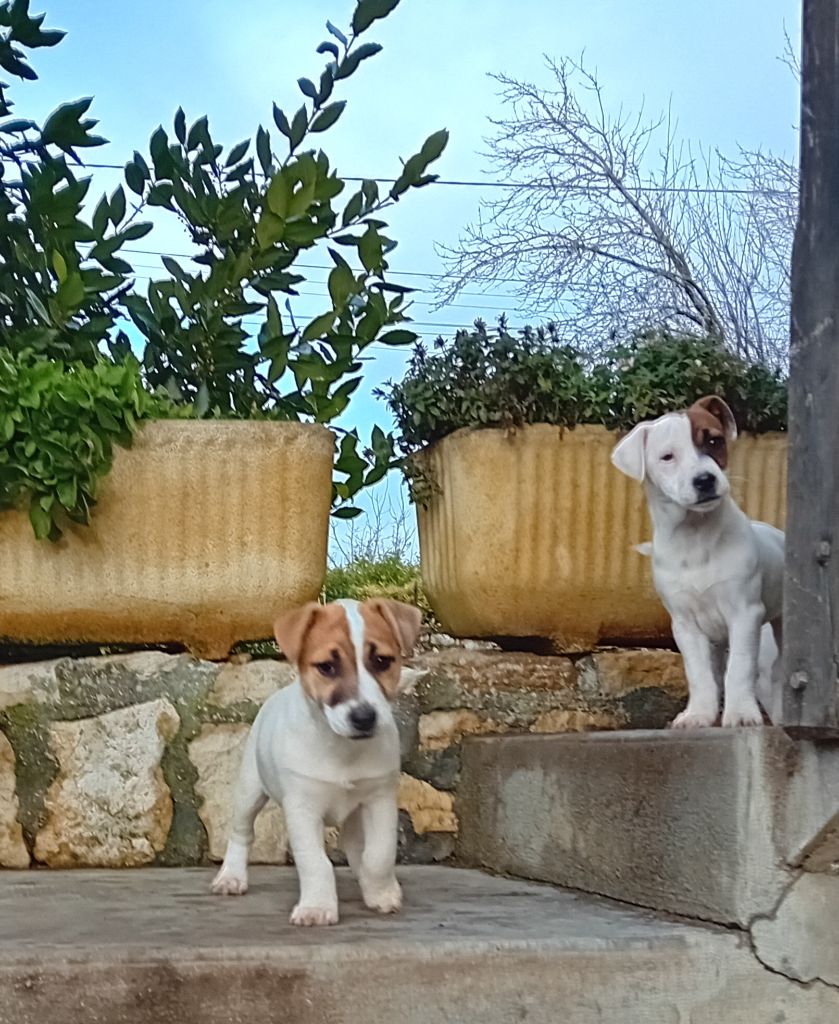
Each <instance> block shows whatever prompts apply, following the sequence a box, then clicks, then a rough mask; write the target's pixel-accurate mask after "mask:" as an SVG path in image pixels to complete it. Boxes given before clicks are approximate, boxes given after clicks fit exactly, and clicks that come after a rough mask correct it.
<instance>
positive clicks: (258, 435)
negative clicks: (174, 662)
mask: <svg viewBox="0 0 839 1024" xmlns="http://www.w3.org/2000/svg"><path fill="white" fill-rule="evenodd" d="M333 444H334V441H333V435H332V434H331V433H330V431H328V430H327V429H326V428H325V427H321V426H313V425H310V424H299V423H266V422H249V421H243V422H232V421H226V422H219V421H200V422H165V421H164V422H155V423H150V424H148V425H146V426H145V427H144V428H143V429H142V430H141V431H140V433H139V434H138V436H137V438H136V440H135V443H134V447H133V448H132V449H131V450H130V451H123V450H118V451H117V454H116V456H115V459H114V466H113V470H112V472H111V473H110V474H109V475H108V477H106V478H105V480H104V481H103V482H102V487H101V493H100V500H99V502H98V504H97V505H96V508H95V510H94V514H93V517H92V521H91V525H90V526H89V527H81V526H79V527H72V528H71V529H68V530H67V532H66V534H65V535H64V537H63V538H62V539H61V541H59V542H58V543H57V544H51V543H49V542H47V541H36V540H35V538H34V537H33V535H32V529H31V526H30V524H29V519H28V517H27V516H26V514H25V513H19V512H14V511H12V512H5V513H3V514H2V515H0V636H3V637H6V638H9V639H10V640H14V641H28V642H36V643H64V642H81V641H96V642H103V643H159V642H167V641H174V642H179V643H183V644H185V645H186V646H187V647H188V648H189V650H191V651H192V652H193V653H194V654H196V655H198V656H201V657H205V658H222V657H224V656H225V655H226V654H227V653H228V651H229V649H230V647H231V646H232V645H233V644H234V643H235V642H236V641H238V640H244V639H254V638H259V637H265V636H270V635H271V626H272V622H273V620H274V618H275V616H276V615H277V613H278V612H281V611H283V610H284V609H286V608H290V607H292V606H294V605H296V604H299V603H302V602H304V601H307V600H311V599H313V598H315V597H317V595H318V592H319V590H320V587H321V585H322V583H323V577H324V574H325V571H326V544H327V534H328V523H329V509H330V501H331V479H332V453H333Z"/></svg>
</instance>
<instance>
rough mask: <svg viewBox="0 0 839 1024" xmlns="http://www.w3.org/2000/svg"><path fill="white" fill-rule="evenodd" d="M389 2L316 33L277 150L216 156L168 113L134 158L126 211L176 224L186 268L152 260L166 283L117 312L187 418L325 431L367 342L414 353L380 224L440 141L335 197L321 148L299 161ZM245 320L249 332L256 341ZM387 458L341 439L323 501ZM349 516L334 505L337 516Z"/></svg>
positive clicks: (371, 477)
mask: <svg viewBox="0 0 839 1024" xmlns="http://www.w3.org/2000/svg"><path fill="white" fill-rule="evenodd" d="M397 4H398V0H359V3H358V4H357V6H356V9H355V12H354V14H353V18H352V28H351V30H350V32H349V34H348V35H344V33H342V32H341V31H340V30H339V29H337V28H335V26H334V25H331V24H329V23H328V22H327V27H328V29H329V33H330V38H329V39H327V40H325V41H324V42H323V43H321V44H320V46H319V47H318V52H319V53H323V54H326V55H327V56H328V57H329V61H328V63H327V64H326V66H325V67H324V68H323V71H322V72H321V74H320V76H319V78H318V80H317V82H315V81H312V80H310V79H307V78H301V79H299V81H298V85H299V88H300V91H301V93H302V95H303V104H302V105H301V106H300V108H299V109H298V110H297V111H296V112H294V113H293V114H291V113H290V114H288V115H287V114H286V113H285V112H284V111H282V110H280V108H279V107H277V106H276V105H275V106H274V112H273V120H274V125H275V127H276V130H277V132H278V133H279V141H280V145H279V148H280V149H281V150H282V152H281V153H278V152H277V151H276V148H275V143H274V141H273V140H272V135H271V132H269V131H268V130H267V129H266V128H264V127H260V128H259V129H258V131H257V133H256V137H255V139H253V140H250V139H248V140H245V141H243V142H241V143H239V144H237V145H235V146H233V147H232V148H231V149H230V150H229V151H228V152H225V151H224V150H223V148H222V147H221V146H220V145H217V144H216V142H215V141H214V139H213V137H212V135H211V133H210V128H209V125H208V122H207V118H206V117H201V118H199V119H198V120H197V121H195V122H194V123H193V124H192V125H191V126H188V125H187V120H186V117H185V115H184V112H183V111H182V110H178V112H177V114H176V115H175V120H174V126H173V135H172V136H171V137H170V135H169V134H167V132H165V131H164V130H163V128H158V129H157V131H155V133H154V134H153V135H152V138H151V143H150V152H149V159H148V161H147V160H146V159H145V158H144V157H143V156H141V155H140V154H139V153H135V155H134V157H133V159H132V160H131V161H130V162H129V163H128V164H127V166H126V168H125V178H126V183H127V185H128V186H129V188H131V189H132V190H133V191H134V192H135V193H136V194H137V196H138V197H139V201H140V202H141V203H142V204H145V205H148V206H154V207H159V208H161V209H162V210H168V211H170V212H171V213H172V214H173V215H175V216H176V217H177V218H178V220H179V221H180V223H181V224H182V225H183V226H184V228H185V229H186V231H187V233H188V235H189V238H190V240H191V242H192V243H193V245H194V246H195V247H196V249H197V251H198V256H197V258H196V260H195V264H197V266H195V267H191V266H184V265H182V264H181V263H179V262H178V261H176V260H174V259H171V258H168V257H167V258H165V259H164V264H165V267H166V270H167V272H168V275H169V276H168V277H167V278H166V279H163V280H159V281H152V282H151V284H150V285H149V287H148V292H147V295H146V296H141V295H139V294H132V295H130V296H128V297H126V299H125V300H124V301H125V305H126V307H127V309H128V312H129V314H130V316H131V318H132V320H133V321H134V323H135V325H136V326H137V328H138V329H139V330H140V331H141V332H142V334H143V336H144V337H145V339H146V341H145V352H144V356H143V364H144V367H145V371H146V375H147V378H148V380H149V382H150V383H151V384H152V385H153V386H159V387H165V388H166V389H167V391H168V392H169V393H170V394H171V395H172V396H173V397H174V398H175V399H176V400H179V401H186V402H190V403H192V404H193V405H194V408H195V410H196V414H197V415H199V416H247V417H255V416H270V417H275V418H279V419H285V420H312V421H315V422H317V423H331V422H333V421H334V420H335V419H336V418H337V417H339V416H340V415H341V414H342V413H344V411H345V410H346V408H347V406H348V404H349V402H350V398H351V396H352V394H353V392H354V391H355V390H356V388H357V387H358V386H359V384H360V383H361V370H362V363H361V361H360V357H361V356H362V354H363V353H364V352H365V350H366V349H368V348H369V346H370V345H372V344H374V343H379V344H384V345H405V344H411V343H413V342H414V341H415V340H416V334H414V332H413V331H411V330H409V329H407V328H405V327H404V326H402V325H403V324H404V322H405V321H406V320H407V316H406V313H405V299H406V294H407V293H408V292H409V291H410V289H408V288H406V287H404V286H401V285H397V284H394V283H392V282H390V281H389V280H388V277H387V271H388V265H389V259H390V256H391V254H392V252H393V251H394V249H395V248H396V242H395V241H393V239H391V238H389V237H388V236H387V235H386V234H385V229H386V228H387V224H386V223H385V221H383V220H382V219H381V215H382V213H383V212H384V211H386V210H387V209H389V208H390V207H392V206H393V205H394V204H395V203H396V202H398V201H399V200H400V199H401V198H402V197H403V196H404V195H405V193H407V192H408V191H410V190H412V189H416V188H421V187H423V186H424V185H427V184H429V183H431V182H433V181H435V180H436V178H437V176H436V175H434V174H430V173H428V168H429V165H430V164H432V163H433V162H434V161H435V160H437V159H438V157H439V156H440V155H441V154H442V152H443V150H444V148H445V146H446V142H447V139H448V133H447V132H446V131H438V132H436V133H435V134H434V135H431V136H430V137H429V138H428V139H426V141H425V142H424V143H423V144H422V146H421V147H420V149H419V151H418V152H417V153H416V154H414V155H413V156H411V157H409V158H408V159H407V160H406V161H405V162H404V163H403V165H402V168H401V170H400V171H399V173H398V174H397V176H396V180H395V182H394V184H392V185H391V186H390V187H389V188H388V189H386V190H385V191H380V189H379V185H378V184H377V182H375V181H372V180H368V181H363V182H362V183H361V185H360V187H357V188H356V190H355V191H353V193H352V194H351V195H350V196H349V198H348V199H346V200H344V199H343V198H341V197H342V196H343V193H344V192H345V191H346V186H347V182H346V181H345V180H344V179H343V178H342V177H341V176H340V175H339V174H338V172H337V171H336V170H335V169H334V168H333V167H332V166H331V164H330V161H329V158H328V157H327V155H326V154H325V153H324V151H323V150H322V149H319V148H312V147H316V146H318V145H319V143H320V140H321V138H322V136H323V134H324V133H325V132H327V131H328V130H329V129H330V128H331V127H332V126H333V125H334V124H335V123H336V122H337V121H338V119H339V118H340V117H342V116H343V114H344V108H345V105H346V101H345V100H342V99H336V92H337V89H338V87H339V86H343V84H344V82H345V81H346V80H347V79H349V78H350V77H351V76H352V75H353V74H354V73H355V72H356V71H357V70H358V68H359V67H360V65H361V64H362V63H363V62H365V61H367V60H368V59H369V58H370V57H372V56H374V55H375V54H376V53H378V52H379V51H380V50H381V46H379V44H377V43H371V42H360V38H361V36H362V35H363V34H364V33H365V32H366V31H367V29H368V28H369V27H370V25H371V24H372V23H373V22H374V21H376V20H378V19H380V18H383V17H385V16H387V15H388V14H390V13H391V12H392V11H393V10H394V9H395V8H396V6H397ZM339 200H340V202H339ZM324 244H326V245H327V250H326V251H327V253H328V256H329V259H330V260H331V262H332V270H331V272H330V273H329V278H328V284H327V288H326V291H325V294H324V296H323V303H322V312H321V313H320V314H319V315H318V316H316V317H315V318H314V319H312V320H311V321H309V322H308V323H297V321H296V320H295V318H294V316H293V306H292V304H291V302H290V299H291V298H293V297H294V296H297V295H298V294H299V291H298V289H299V286H300V285H301V284H303V283H305V281H306V277H307V270H306V268H305V267H302V266H301V261H302V260H304V259H305V258H306V254H307V253H308V252H309V251H310V250H311V249H312V248H313V247H314V246H315V245H324ZM309 258H311V257H309ZM281 303H282V304H284V306H285V310H283V309H282V308H281ZM254 323H257V324H259V325H260V326H259V333H258V337H257V339H256V344H253V343H252V340H251V339H252V333H253V331H252V328H251V325H252V324H254ZM392 457H393V447H392V440H391V439H390V438H388V437H387V436H386V435H385V434H384V432H383V431H381V430H379V429H377V430H376V431H374V434H373V437H372V440H371V443H370V445H369V446H367V447H366V449H363V448H360V447H359V438H358V436H357V434H356V433H355V432H352V433H349V434H346V435H345V436H344V437H343V438H342V441H341V446H340V453H339V458H338V460H337V463H336V470H337V472H338V474H339V476H340V477H342V479H341V480H340V482H337V483H336V484H335V492H334V496H335V498H336V500H337V501H338V502H339V503H341V502H346V501H348V500H349V499H350V498H351V497H352V496H353V495H354V494H355V493H356V492H357V491H358V490H359V489H360V488H361V487H363V486H367V485H369V484H372V483H375V482H376V481H377V480H380V479H381V478H382V477H383V476H384V475H385V473H386V472H387V470H388V468H389V467H390V465H391V463H392ZM357 511H358V510H356V509H352V508H349V507H345V508H343V509H340V510H339V513H338V514H339V515H343V516H345V517H347V516H350V515H353V514H357Z"/></svg>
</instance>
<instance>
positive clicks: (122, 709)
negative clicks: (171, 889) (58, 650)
mask: <svg viewBox="0 0 839 1024" xmlns="http://www.w3.org/2000/svg"><path fill="white" fill-rule="evenodd" d="M293 675H294V672H293V669H292V668H291V667H290V666H289V665H288V664H287V663H285V662H283V661H279V660H270V659H267V660H247V659H244V658H242V659H231V661H229V662H226V663H223V664H218V663H213V662H206V661H197V660H195V659H194V658H192V657H190V656H189V655H186V654H179V655H172V654H164V653H161V652H156V651H151V652H142V653H137V654H127V655H116V656H111V657H99V658H75V659H74V658H62V659H59V660H56V661H50V662H41V663H36V664H27V665H14V666H8V667H4V668H0V866H3V867H9V868H22V867H27V866H29V865H36V864H40V865H46V866H48V867H56V868H65V867H88V866H90V867H93V866H95V867H118V866H125V867H136V866H141V865H148V864H160V865H192V864H206V863H209V862H212V861H218V860H220V859H221V857H222V855H223V851H224V845H225V841H226V832H227V822H228V816H229V811H230V791H231V787H232V785H233V781H234V778H235V774H236V771H237V768H238V762H239V757H240V754H241V749H242V744H243V743H244V739H245V736H246V735H247V730H248V726H249V724H250V722H252V721H253V718H254V716H255V714H256V712H257V710H258V708H259V706H260V704H261V703H262V702H263V701H264V700H265V699H266V698H267V697H268V696H269V695H270V694H271V693H273V692H274V691H275V690H277V689H279V688H281V687H284V686H287V685H289V684H290V683H291V682H292V679H293ZM406 683H407V692H406V693H405V694H404V695H403V696H402V697H401V698H400V699H399V702H398V705H397V708H396V714H397V719H398V722H399V728H400V734H401V738H402V752H403V775H402V780H401V784H400V788H399V805H400V809H401V810H400V856H401V859H402V860H403V861H405V862H423V863H427V862H431V861H439V860H445V859H447V858H448V857H449V856H451V854H452V850H453V848H454V839H455V836H456V833H457V827H458V806H457V787H458V779H459V775H460V747H461V742H462V740H463V738H464V737H466V736H469V735H475V734H486V733H503V732H510V731H529V732H568V731H582V730H587V729H617V728H659V727H662V726H664V725H665V724H666V723H667V722H668V721H669V720H670V719H671V718H672V717H673V715H674V714H675V713H676V712H677V711H678V709H679V707H680V706H681V704H682V702H683V698H684V695H685V681H684V676H683V672H682V666H681V659H680V658H679V656H678V655H676V654H673V653H670V652H668V651H640V650H633V651H629V650H621V651H599V652H595V653H594V654H591V655H586V656H584V657H580V658H577V659H575V660H572V659H571V658H565V657H540V656H538V655H532V654H505V653H501V652H491V651H484V650H465V649H462V648H451V649H448V650H441V651H435V652H433V653H428V654H424V655H422V656H420V657H418V658H417V659H415V660H414V661H413V662H412V663H411V665H410V666H409V667H408V668H407V669H406ZM256 832H257V836H256V843H255V846H254V851H253V859H254V860H255V861H257V862H261V863H285V862H286V861H287V860H288V857H289V850H288V841H287V837H286V833H285V828H284V822H283V816H282V811H281V810H280V809H279V808H278V807H275V806H273V805H269V807H268V808H267V809H266V810H265V811H264V812H263V813H262V815H260V818H259V820H258V822H257V830H256ZM327 844H328V846H329V848H330V850H331V851H332V855H333V856H334V857H335V858H336V859H337V860H340V852H339V851H337V850H336V849H335V836H334V834H329V835H327Z"/></svg>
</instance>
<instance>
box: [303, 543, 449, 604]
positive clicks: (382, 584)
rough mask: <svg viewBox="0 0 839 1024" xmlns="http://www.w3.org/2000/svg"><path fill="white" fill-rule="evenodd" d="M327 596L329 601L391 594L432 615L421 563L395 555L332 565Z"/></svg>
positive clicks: (327, 576)
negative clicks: (423, 585)
mask: <svg viewBox="0 0 839 1024" xmlns="http://www.w3.org/2000/svg"><path fill="white" fill-rule="evenodd" d="M323 596H324V600H326V601H338V600H341V599H342V598H344V599H352V600H355V601H365V600H367V599H368V598H371V597H389V598H392V599H393V600H394V601H405V602H406V603H407V604H415V605H417V607H418V608H421V609H422V610H423V612H424V613H425V614H426V615H429V614H430V608H429V606H428V602H427V601H426V599H425V595H424V594H423V591H422V579H421V577H420V570H419V566H418V565H415V564H414V563H412V562H407V561H405V560H404V559H402V558H400V556H399V555H395V554H393V555H385V556H383V557H381V558H378V559H370V558H358V559H355V560H354V561H352V562H349V563H347V564H346V565H340V566H335V567H333V568H331V569H330V570H329V572H328V573H327V574H326V583H325V584H324V591H323Z"/></svg>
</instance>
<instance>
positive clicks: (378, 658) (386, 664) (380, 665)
mask: <svg viewBox="0 0 839 1024" xmlns="http://www.w3.org/2000/svg"><path fill="white" fill-rule="evenodd" d="M393 662H394V659H393V658H389V657H388V656H387V655H385V654H372V655H370V668H372V669H373V671H374V672H387V670H388V669H389V668H390V666H391V665H392V664H393Z"/></svg>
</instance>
